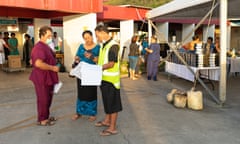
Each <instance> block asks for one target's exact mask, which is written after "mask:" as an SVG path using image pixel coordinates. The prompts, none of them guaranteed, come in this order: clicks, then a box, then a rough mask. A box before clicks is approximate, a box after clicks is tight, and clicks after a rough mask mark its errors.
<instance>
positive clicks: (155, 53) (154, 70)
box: [145, 36, 160, 81]
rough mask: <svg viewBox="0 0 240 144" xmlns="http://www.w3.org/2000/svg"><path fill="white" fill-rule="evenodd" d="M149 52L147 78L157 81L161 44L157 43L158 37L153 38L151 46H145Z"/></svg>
mask: <svg viewBox="0 0 240 144" xmlns="http://www.w3.org/2000/svg"><path fill="white" fill-rule="evenodd" d="M145 50H146V51H147V52H148V53H149V54H148V60H147V79H148V80H151V79H152V78H153V80H154V81H157V74H158V64H159V62H160V45H159V44H158V43H157V38H156V37H154V36H153V37H152V38H151V44H150V46H149V48H145Z"/></svg>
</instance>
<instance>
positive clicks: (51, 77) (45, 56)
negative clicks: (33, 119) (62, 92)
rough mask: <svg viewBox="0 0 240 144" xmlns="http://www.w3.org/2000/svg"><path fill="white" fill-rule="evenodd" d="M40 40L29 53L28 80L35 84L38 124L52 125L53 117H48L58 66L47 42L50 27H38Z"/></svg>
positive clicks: (49, 37) (49, 40) (56, 81)
mask: <svg viewBox="0 0 240 144" xmlns="http://www.w3.org/2000/svg"><path fill="white" fill-rule="evenodd" d="M39 37H40V41H39V42H38V43H37V44H36V45H35V46H34V48H33V50H32V53H31V63H32V66H33V69H32V73H31V75H30V78H29V79H30V80H31V81H32V82H33V84H34V86H35V91H36V95H37V111H38V116H37V117H38V125H41V126H48V125H53V124H54V122H53V121H55V118H53V117H52V118H49V115H50V111H49V110H50V106H51V103H52V97H53V88H54V85H55V84H57V83H58V75H57V72H58V71H59V67H58V66H56V59H55V56H54V53H53V52H52V50H51V48H50V47H49V46H48V42H51V38H52V28H51V27H48V26H43V27H41V28H40V29H39Z"/></svg>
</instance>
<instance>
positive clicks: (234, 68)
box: [227, 57, 240, 73]
mask: <svg viewBox="0 0 240 144" xmlns="http://www.w3.org/2000/svg"><path fill="white" fill-rule="evenodd" d="M227 61H228V64H230V72H231V73H234V72H240V57H236V58H228V59H227Z"/></svg>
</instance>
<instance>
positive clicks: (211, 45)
mask: <svg viewBox="0 0 240 144" xmlns="http://www.w3.org/2000/svg"><path fill="white" fill-rule="evenodd" d="M210 53H216V50H215V46H214V43H213V38H212V37H208V39H207V44H206V47H205V54H206V55H209V54H210Z"/></svg>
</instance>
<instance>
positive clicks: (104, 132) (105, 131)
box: [100, 130, 118, 136]
mask: <svg viewBox="0 0 240 144" xmlns="http://www.w3.org/2000/svg"><path fill="white" fill-rule="evenodd" d="M116 134H118V131H110V130H103V131H102V132H100V135H101V136H111V135H116Z"/></svg>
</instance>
